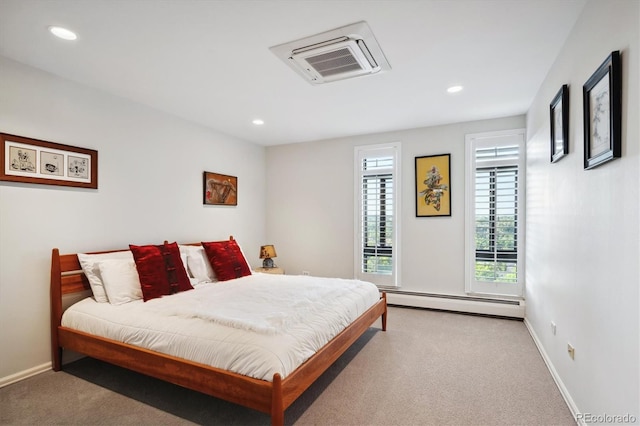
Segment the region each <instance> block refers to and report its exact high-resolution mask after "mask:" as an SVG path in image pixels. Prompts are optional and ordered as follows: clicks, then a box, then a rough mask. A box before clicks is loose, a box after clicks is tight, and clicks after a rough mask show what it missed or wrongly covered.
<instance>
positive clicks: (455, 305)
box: [387, 292, 525, 318]
mask: <svg viewBox="0 0 640 426" xmlns="http://www.w3.org/2000/svg"><path fill="white" fill-rule="evenodd" d="M387 303H389V304H390V305H400V306H410V307H414V308H428V309H439V310H443V311H454V312H466V313H472V314H483V315H497V316H504V317H512V318H524V310H525V309H524V308H525V305H524V302H523V301H512V300H509V301H505V300H492V299H486V298H473V297H461V296H445V295H430V294H427V293H425V294H420V293H395V292H387Z"/></svg>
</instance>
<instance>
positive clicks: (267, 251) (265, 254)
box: [260, 245, 278, 259]
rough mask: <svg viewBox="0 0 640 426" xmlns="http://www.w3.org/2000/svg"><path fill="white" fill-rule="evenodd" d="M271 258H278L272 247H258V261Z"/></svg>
mask: <svg viewBox="0 0 640 426" xmlns="http://www.w3.org/2000/svg"><path fill="white" fill-rule="evenodd" d="M272 257H278V255H277V254H276V248H275V247H274V246H272V245H267V246H261V247H260V259H271V258H272Z"/></svg>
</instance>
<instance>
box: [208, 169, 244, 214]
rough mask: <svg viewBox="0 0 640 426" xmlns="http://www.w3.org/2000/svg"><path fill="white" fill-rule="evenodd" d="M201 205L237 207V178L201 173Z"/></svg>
mask: <svg viewBox="0 0 640 426" xmlns="http://www.w3.org/2000/svg"><path fill="white" fill-rule="evenodd" d="M202 181H203V189H202V200H203V201H202V202H203V204H214V205H225V206H237V205H238V178H237V177H235V176H227V175H221V174H219V173H211V172H204V173H203V179H202Z"/></svg>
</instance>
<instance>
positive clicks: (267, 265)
mask: <svg viewBox="0 0 640 426" xmlns="http://www.w3.org/2000/svg"><path fill="white" fill-rule="evenodd" d="M262 267H263V268H275V267H276V265H275V263H273V259H271V258H270V257H267V258H266V259H265V260H263V261H262Z"/></svg>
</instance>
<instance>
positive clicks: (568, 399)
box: [524, 318, 586, 426]
mask: <svg viewBox="0 0 640 426" xmlns="http://www.w3.org/2000/svg"><path fill="white" fill-rule="evenodd" d="M524 325H525V327H527V330H528V331H529V334H530V335H531V338H532V339H533V341H534V343H535V344H536V347H537V348H538V352H540V355H541V356H542V359H543V360H544V363H545V364H546V365H547V369H549V372H550V373H551V377H553V381H554V382H556V385H557V386H558V389H559V390H560V394H561V395H562V398H564V401H565V402H566V403H567V406H568V407H569V411H571V414H572V415H573V418H574V420H575V421H576V423H577V424H578V425H581V426H583V425H586V423H585V422H584V420H583V419H578V413H579V412H580V410H578V407H577V406H576V403H575V402H574V401H573V398H572V397H571V394H570V393H569V390H567V387H566V386H565V385H564V383H563V382H562V379H561V378H560V375H559V374H558V372H557V371H556V368H555V367H554V366H553V363H552V362H551V359H550V358H549V356H548V355H547V352H546V351H545V350H544V347H543V346H542V342H540V339H539V338H538V335H537V334H536V332H535V331H534V330H533V327H532V326H531V323H530V322H529V320H528V319H527V318H525V319H524Z"/></svg>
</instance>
